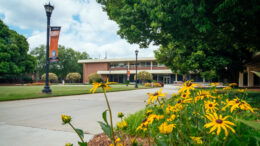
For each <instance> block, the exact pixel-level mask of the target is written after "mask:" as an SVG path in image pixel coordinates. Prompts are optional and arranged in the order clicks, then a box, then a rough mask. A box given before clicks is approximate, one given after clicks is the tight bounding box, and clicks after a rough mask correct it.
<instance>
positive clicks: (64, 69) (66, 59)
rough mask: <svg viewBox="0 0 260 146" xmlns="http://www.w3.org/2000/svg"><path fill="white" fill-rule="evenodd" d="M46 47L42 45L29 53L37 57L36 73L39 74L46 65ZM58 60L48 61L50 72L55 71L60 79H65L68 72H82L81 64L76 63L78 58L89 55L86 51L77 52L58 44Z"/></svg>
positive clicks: (43, 71) (85, 57)
mask: <svg viewBox="0 0 260 146" xmlns="http://www.w3.org/2000/svg"><path fill="white" fill-rule="evenodd" d="M45 50H46V48H45V46H44V45H41V46H39V47H36V48H34V49H33V50H32V51H31V54H32V55H33V56H35V57H36V58H37V61H38V65H37V69H36V70H37V73H38V75H39V76H41V75H42V74H44V73H45V65H46V52H45ZM58 51H59V52H58V54H59V62H58V63H50V72H53V73H55V74H56V75H57V76H58V77H59V78H60V79H63V80H65V78H66V75H67V74H68V73H70V72H78V73H80V74H81V75H82V74H83V66H82V64H78V60H80V59H89V55H88V54H87V53H86V52H82V53H81V52H78V51H75V50H73V49H72V48H65V47H64V46H61V45H59V48H58Z"/></svg>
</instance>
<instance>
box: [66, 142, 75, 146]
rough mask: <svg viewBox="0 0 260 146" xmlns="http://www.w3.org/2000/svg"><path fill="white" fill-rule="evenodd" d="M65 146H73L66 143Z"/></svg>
mask: <svg viewBox="0 0 260 146" xmlns="http://www.w3.org/2000/svg"><path fill="white" fill-rule="evenodd" d="M65 146H73V144H72V143H69V142H68V143H66V144H65Z"/></svg>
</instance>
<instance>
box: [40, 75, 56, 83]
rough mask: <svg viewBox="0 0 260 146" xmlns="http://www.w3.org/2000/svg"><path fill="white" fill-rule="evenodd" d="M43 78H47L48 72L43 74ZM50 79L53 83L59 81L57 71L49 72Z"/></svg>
mask: <svg viewBox="0 0 260 146" xmlns="http://www.w3.org/2000/svg"><path fill="white" fill-rule="evenodd" d="M41 79H42V80H46V74H43V75H42V77H41ZM49 81H50V82H51V83H55V82H58V77H57V75H56V74H55V73H49Z"/></svg>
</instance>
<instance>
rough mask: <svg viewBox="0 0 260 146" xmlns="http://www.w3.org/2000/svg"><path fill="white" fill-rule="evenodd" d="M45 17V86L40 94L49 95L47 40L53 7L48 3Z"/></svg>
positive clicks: (45, 6)
mask: <svg viewBox="0 0 260 146" xmlns="http://www.w3.org/2000/svg"><path fill="white" fill-rule="evenodd" d="M44 8H45V11H46V15H47V44H46V81H45V86H44V88H43V90H42V93H51V89H50V86H49V64H50V61H49V39H50V37H49V36H50V18H51V13H52V11H53V9H54V6H52V5H51V4H50V2H49V4H45V5H44Z"/></svg>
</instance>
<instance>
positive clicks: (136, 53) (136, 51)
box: [135, 50, 138, 88]
mask: <svg viewBox="0 0 260 146" xmlns="http://www.w3.org/2000/svg"><path fill="white" fill-rule="evenodd" d="M137 55H138V50H135V56H136V62H135V88H138V86H137V65H138V64H137Z"/></svg>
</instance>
